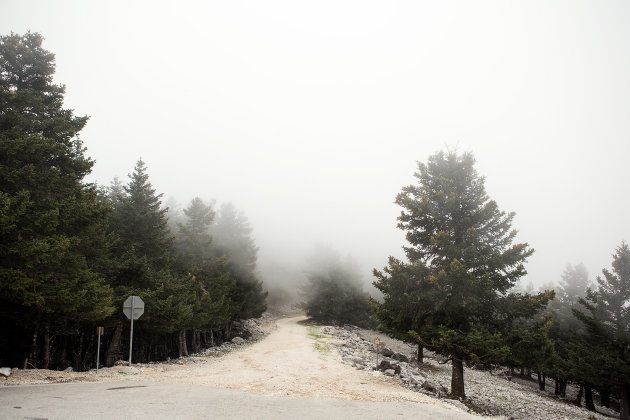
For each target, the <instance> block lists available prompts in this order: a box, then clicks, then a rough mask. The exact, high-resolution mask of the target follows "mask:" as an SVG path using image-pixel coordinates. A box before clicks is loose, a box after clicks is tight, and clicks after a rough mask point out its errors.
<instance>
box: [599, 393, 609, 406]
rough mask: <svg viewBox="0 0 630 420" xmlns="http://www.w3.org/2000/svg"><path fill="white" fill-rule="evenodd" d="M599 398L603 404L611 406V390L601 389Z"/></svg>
mask: <svg viewBox="0 0 630 420" xmlns="http://www.w3.org/2000/svg"><path fill="white" fill-rule="evenodd" d="M599 399H600V401H601V403H602V406H604V407H606V408H610V391H608V390H607V389H602V390H600V391H599Z"/></svg>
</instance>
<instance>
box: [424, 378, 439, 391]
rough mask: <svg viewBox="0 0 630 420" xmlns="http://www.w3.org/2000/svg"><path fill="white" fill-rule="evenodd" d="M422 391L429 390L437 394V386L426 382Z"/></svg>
mask: <svg viewBox="0 0 630 420" xmlns="http://www.w3.org/2000/svg"><path fill="white" fill-rule="evenodd" d="M422 389H424V390H427V391H429V392H432V393H434V394H435V393H437V385H435V384H434V383H433V382H430V381H424V382H423V383H422Z"/></svg>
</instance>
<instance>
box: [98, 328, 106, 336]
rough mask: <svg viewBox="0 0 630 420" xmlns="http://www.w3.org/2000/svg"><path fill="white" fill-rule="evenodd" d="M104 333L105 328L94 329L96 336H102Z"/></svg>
mask: <svg viewBox="0 0 630 420" xmlns="http://www.w3.org/2000/svg"><path fill="white" fill-rule="evenodd" d="M104 331H105V328H103V327H96V335H103V332H104Z"/></svg>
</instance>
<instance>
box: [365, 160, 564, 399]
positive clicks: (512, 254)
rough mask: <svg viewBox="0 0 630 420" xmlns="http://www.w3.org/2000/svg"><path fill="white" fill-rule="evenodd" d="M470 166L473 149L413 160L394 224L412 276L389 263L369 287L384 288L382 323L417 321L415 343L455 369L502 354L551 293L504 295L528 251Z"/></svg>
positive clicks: (392, 326) (397, 326) (397, 328)
mask: <svg viewBox="0 0 630 420" xmlns="http://www.w3.org/2000/svg"><path fill="white" fill-rule="evenodd" d="M474 163H475V161H474V158H473V156H472V154H470V153H464V154H463V155H458V154H457V153H454V152H449V153H444V152H439V153H437V154H435V155H433V156H431V157H430V158H429V160H428V162H427V163H426V164H424V163H418V172H416V173H415V174H414V176H415V177H416V178H417V180H418V183H417V185H410V186H407V187H404V188H403V189H402V192H401V193H400V194H398V196H397V197H396V203H397V204H399V205H400V206H401V207H402V208H403V211H402V212H401V215H400V216H399V218H398V220H399V224H398V227H399V228H401V229H403V230H405V231H406V238H407V241H408V242H409V244H410V245H409V246H406V247H404V249H405V252H406V254H407V257H408V259H409V261H410V264H411V265H412V266H413V267H414V270H415V271H416V274H414V275H413V276H409V273H408V270H407V269H406V268H401V267H403V266H402V265H401V264H399V263H397V262H396V261H392V260H390V268H389V269H388V270H389V273H388V272H387V270H386V273H387V274H388V275H382V274H381V273H379V272H376V273H375V274H376V276H377V278H378V280H377V281H376V282H375V286H376V287H378V288H380V289H381V290H382V291H385V292H387V293H385V301H384V303H383V304H381V305H380V307H378V306H379V305H377V314H379V320H380V321H381V323H382V324H383V326H384V327H385V328H386V329H388V330H389V331H391V332H392V333H394V334H400V333H401V332H402V331H404V329H405V327H409V328H410V329H411V328H413V324H414V323H416V324H418V325H417V326H415V328H413V329H414V331H415V333H416V334H417V337H419V338H420V340H421V342H424V343H427V344H428V345H427V346H428V347H429V348H432V349H434V350H436V351H438V352H440V353H442V354H444V355H446V356H448V357H450V358H451V359H453V360H455V361H457V362H458V363H457V365H458V366H461V362H462V361H475V360H488V361H489V360H495V361H498V360H501V359H503V358H504V357H505V354H506V347H505V345H504V344H503V340H502V338H501V337H503V336H504V335H505V334H504V333H505V332H507V331H509V330H510V328H511V327H512V325H513V323H514V321H515V320H517V319H518V318H520V317H528V316H532V315H533V314H534V313H535V312H536V311H537V310H539V309H540V308H541V307H544V306H545V305H546V304H547V301H548V300H549V299H550V298H551V297H552V296H551V295H550V294H540V295H538V296H536V297H531V296H529V295H519V294H516V293H509V290H510V289H511V288H512V287H513V286H514V284H515V282H516V281H517V280H518V279H519V278H520V277H522V276H523V275H524V274H525V273H526V271H525V268H524V266H523V262H524V261H525V260H526V259H527V257H529V256H530V255H531V254H532V253H533V250H532V249H531V248H529V246H528V245H527V244H526V243H519V244H513V241H514V239H515V236H516V231H514V230H512V229H511V224H512V220H513V218H514V213H508V214H506V213H504V212H502V211H500V210H499V208H498V206H497V204H496V202H494V201H492V200H490V198H489V197H488V196H487V194H486V192H485V188H484V178H483V177H481V176H479V175H478V174H477V172H476V170H475V169H474ZM392 263H393V264H392ZM401 276H402V278H405V277H412V278H414V280H413V282H414V283H413V284H415V285H414V286H413V288H412V289H411V290H409V291H410V292H411V293H412V294H413V297H410V296H409V295H405V292H406V291H407V290H406V289H405V287H404V286H403V287H402V288H401V287H400V285H399V284H403V285H404V284H405V281H404V280H401ZM407 283H409V282H408V281H407ZM390 290H391V291H392V292H389V291H390ZM401 292H402V295H401ZM397 301H398V302H397ZM414 305H415V306H416V307H414ZM397 306H398V307H401V306H402V307H404V308H410V310H411V311H412V314H411V315H408V314H404V312H405V311H400V312H402V313H403V314H397V313H396V307H397ZM401 320H402V321H401ZM453 366H454V370H453V381H454V382H453V385H457V387H456V389H455V390H454V391H453V392H456V393H459V394H461V395H455V396H457V397H464V395H463V389H464V387H463V382H461V381H463V377H462V375H461V373H460V372H456V370H455V366H456V364H455V363H454V364H453ZM456 382H457V384H456Z"/></svg>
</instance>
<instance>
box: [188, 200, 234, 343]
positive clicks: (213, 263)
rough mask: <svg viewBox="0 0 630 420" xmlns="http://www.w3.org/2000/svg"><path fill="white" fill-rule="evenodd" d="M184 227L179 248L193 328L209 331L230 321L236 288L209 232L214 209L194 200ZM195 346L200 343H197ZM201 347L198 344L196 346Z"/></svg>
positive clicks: (224, 260)
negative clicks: (190, 295) (191, 294)
mask: <svg viewBox="0 0 630 420" xmlns="http://www.w3.org/2000/svg"><path fill="white" fill-rule="evenodd" d="M184 215H185V223H179V224H178V227H179V234H178V236H177V239H178V241H177V243H178V244H177V248H178V250H179V266H180V269H181V270H182V271H183V272H184V273H186V275H187V276H188V278H189V281H190V283H189V287H190V290H191V291H193V292H194V309H193V313H194V315H193V319H192V322H191V324H190V326H191V327H193V328H197V329H200V328H203V329H210V330H212V328H213V327H214V326H217V325H224V324H227V323H228V322H229V321H230V310H231V305H230V304H231V301H230V299H229V296H230V295H231V294H232V293H233V292H234V289H235V287H236V285H235V282H234V280H233V279H232V278H231V277H230V274H229V271H228V268H227V261H226V259H225V258H219V257H216V256H215V255H214V249H213V244H212V236H211V235H210V233H209V228H210V225H211V224H212V222H213V221H214V216H215V212H214V210H213V209H212V206H211V205H207V204H205V203H204V202H203V201H202V200H201V199H200V198H194V199H193V200H192V201H191V202H190V204H189V206H188V207H187V208H186V209H184ZM193 342H195V343H197V341H196V340H194V341H193ZM197 345H198V343H197Z"/></svg>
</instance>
